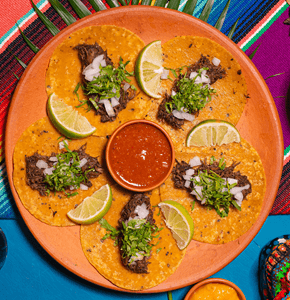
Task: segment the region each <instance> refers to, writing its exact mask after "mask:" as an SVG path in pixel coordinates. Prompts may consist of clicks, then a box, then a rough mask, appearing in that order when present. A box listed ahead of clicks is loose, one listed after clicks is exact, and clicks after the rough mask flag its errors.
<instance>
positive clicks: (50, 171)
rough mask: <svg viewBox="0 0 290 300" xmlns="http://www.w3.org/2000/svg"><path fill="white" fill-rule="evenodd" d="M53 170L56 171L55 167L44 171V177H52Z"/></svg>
mask: <svg viewBox="0 0 290 300" xmlns="http://www.w3.org/2000/svg"><path fill="white" fill-rule="evenodd" d="M53 170H54V167H51V168H46V169H44V170H43V174H44V175H51V174H52V172H53Z"/></svg>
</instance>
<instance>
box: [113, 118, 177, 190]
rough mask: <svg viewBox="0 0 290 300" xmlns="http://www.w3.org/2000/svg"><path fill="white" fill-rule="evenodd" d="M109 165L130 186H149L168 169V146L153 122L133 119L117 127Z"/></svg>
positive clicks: (169, 147)
mask: <svg viewBox="0 0 290 300" xmlns="http://www.w3.org/2000/svg"><path fill="white" fill-rule="evenodd" d="M109 159H110V162H111V168H112V170H113V172H114V173H115V174H117V176H118V177H119V179H120V180H121V181H123V182H125V183H127V184H129V185H130V186H131V187H132V188H133V187H150V186H154V185H155V184H157V183H158V182H159V181H160V180H162V179H163V178H164V177H165V176H166V174H167V173H168V171H169V169H170V166H171V160H172V153H171V146H170V143H169V141H168V139H167V137H166V136H165V134H164V133H163V132H162V131H160V130H159V129H158V128H156V127H155V126H153V125H150V124H146V123H141V122H140V123H134V124H131V125H128V126H126V127H124V128H123V129H121V130H120V132H118V133H117V135H116V136H115V137H114V139H113V140H112V144H111V147H110V152H109Z"/></svg>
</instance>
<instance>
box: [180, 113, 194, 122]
mask: <svg viewBox="0 0 290 300" xmlns="http://www.w3.org/2000/svg"><path fill="white" fill-rule="evenodd" d="M182 116H183V118H184V119H185V120H187V121H190V122H192V121H193V120H194V115H192V114H189V113H187V112H182Z"/></svg>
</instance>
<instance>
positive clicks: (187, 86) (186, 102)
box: [165, 68, 216, 113]
mask: <svg viewBox="0 0 290 300" xmlns="http://www.w3.org/2000/svg"><path fill="white" fill-rule="evenodd" d="M206 69H207V68H202V69H200V70H199V71H198V74H197V75H196V77H194V78H193V79H189V78H187V77H186V74H185V75H184V76H183V77H182V78H181V79H180V80H178V81H177V83H176V86H177V90H178V91H177V93H176V95H174V96H171V99H172V100H171V101H170V102H167V103H166V104H165V108H166V111H167V112H172V110H174V109H176V110H181V108H183V109H184V110H185V111H187V112H188V113H194V112H196V111H198V110H201V109H203V108H204V107H205V105H206V104H207V103H208V102H209V101H211V96H212V94H214V93H216V90H214V89H212V88H209V86H208V85H204V84H203V83H195V79H196V78H197V77H198V76H201V72H202V71H203V70H206Z"/></svg>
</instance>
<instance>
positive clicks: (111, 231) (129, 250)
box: [99, 219, 162, 257]
mask: <svg viewBox="0 0 290 300" xmlns="http://www.w3.org/2000/svg"><path fill="white" fill-rule="evenodd" d="M99 223H100V225H101V226H102V227H103V228H105V229H106V231H107V234H106V235H105V236H104V237H103V238H102V240H105V239H107V238H108V237H111V238H112V239H113V240H115V246H116V245H117V244H118V242H117V238H118V236H119V235H120V236H122V246H121V250H122V255H123V257H132V256H136V255H137V253H142V255H144V256H149V255H150V251H151V249H152V247H153V246H156V245H157V244H158V243H157V244H155V245H154V244H152V243H151V242H152V239H153V238H158V237H159V234H157V232H159V231H160V230H162V228H160V229H158V227H157V226H156V225H155V224H154V225H151V224H150V223H149V222H146V220H145V219H141V220H135V219H133V220H130V221H129V222H128V224H127V225H126V224H125V223H124V222H123V224H122V225H123V228H122V229H121V230H117V229H115V228H114V227H113V226H111V225H110V224H109V223H108V222H107V221H106V220H105V219H101V220H100V221H99ZM159 251H160V250H159Z"/></svg>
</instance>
